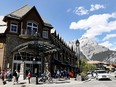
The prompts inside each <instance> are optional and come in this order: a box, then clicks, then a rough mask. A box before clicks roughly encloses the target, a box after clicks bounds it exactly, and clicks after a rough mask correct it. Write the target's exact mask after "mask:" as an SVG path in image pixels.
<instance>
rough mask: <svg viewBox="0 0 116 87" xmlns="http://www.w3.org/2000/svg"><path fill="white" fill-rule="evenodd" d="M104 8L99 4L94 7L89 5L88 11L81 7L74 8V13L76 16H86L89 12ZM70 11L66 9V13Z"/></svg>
mask: <svg viewBox="0 0 116 87" xmlns="http://www.w3.org/2000/svg"><path fill="white" fill-rule="evenodd" d="M103 8H105V6H104V5H101V4H95V5H93V4H92V5H91V8H90V9H85V7H83V6H80V7H75V9H74V11H73V12H74V13H75V14H76V15H86V14H89V12H91V11H95V10H99V9H103ZM70 11H71V9H68V10H67V12H70Z"/></svg>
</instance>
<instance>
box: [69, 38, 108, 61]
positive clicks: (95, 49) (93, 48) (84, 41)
mask: <svg viewBox="0 0 116 87" xmlns="http://www.w3.org/2000/svg"><path fill="white" fill-rule="evenodd" d="M75 42H76V40H73V41H70V42H68V44H69V46H73V48H74V50H75V51H76V45H75ZM79 42H80V50H81V52H82V53H83V54H84V55H85V56H86V58H87V59H88V60H90V59H91V58H92V57H93V55H95V54H97V53H100V52H105V51H108V50H109V49H108V48H106V47H104V46H101V45H98V43H96V42H95V41H93V40H91V39H89V38H87V37H85V38H81V39H80V40H79Z"/></svg>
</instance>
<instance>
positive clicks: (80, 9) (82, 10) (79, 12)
mask: <svg viewBox="0 0 116 87" xmlns="http://www.w3.org/2000/svg"><path fill="white" fill-rule="evenodd" d="M73 12H74V13H75V14H77V15H85V14H88V10H87V9H85V8H84V7H82V6H80V7H75V9H74V11H73Z"/></svg>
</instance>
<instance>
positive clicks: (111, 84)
mask: <svg viewBox="0 0 116 87" xmlns="http://www.w3.org/2000/svg"><path fill="white" fill-rule="evenodd" d="M110 77H111V80H100V81H99V80H96V79H91V80H86V81H75V80H74V78H73V79H70V80H65V81H58V80H56V81H55V79H54V83H53V84H52V83H44V84H38V85H36V84H28V81H27V80H25V82H26V83H25V84H17V85H12V82H7V84H6V85H2V84H0V87H116V79H115V78H114V75H110ZM0 82H1V80H0Z"/></svg>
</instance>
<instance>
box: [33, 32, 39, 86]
mask: <svg viewBox="0 0 116 87" xmlns="http://www.w3.org/2000/svg"><path fill="white" fill-rule="evenodd" d="M38 38H39V34H38V33H37V32H36V33H35V36H34V39H35V40H34V44H33V45H34V51H35V54H34V58H33V68H34V63H35V62H36V60H37V52H38V51H39V50H38V48H37V47H38ZM33 70H34V72H33V73H34V74H35V76H36V84H38V73H37V71H38V70H37V69H33Z"/></svg>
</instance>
